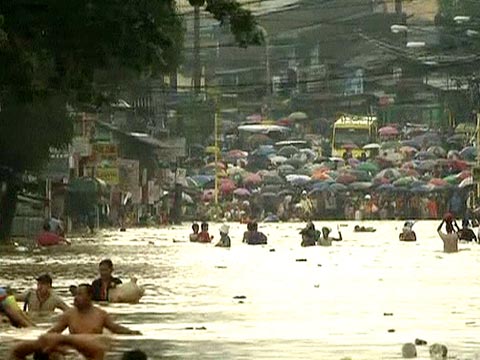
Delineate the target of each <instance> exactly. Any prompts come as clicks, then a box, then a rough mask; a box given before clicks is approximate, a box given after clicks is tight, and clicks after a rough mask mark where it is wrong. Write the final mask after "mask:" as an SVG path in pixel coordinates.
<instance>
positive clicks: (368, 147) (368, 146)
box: [363, 143, 380, 150]
mask: <svg viewBox="0 0 480 360" xmlns="http://www.w3.org/2000/svg"><path fill="white" fill-rule="evenodd" d="M372 149H380V144H375V143H372V144H367V145H365V146H364V147H363V150H372Z"/></svg>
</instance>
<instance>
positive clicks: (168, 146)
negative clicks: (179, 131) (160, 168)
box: [156, 138, 187, 161]
mask: <svg viewBox="0 0 480 360" xmlns="http://www.w3.org/2000/svg"><path fill="white" fill-rule="evenodd" d="M156 153H157V156H158V157H159V158H160V159H163V160H169V161H175V160H176V159H177V158H178V157H184V156H186V155H187V147H186V140H185V138H171V139H165V140H162V147H161V148H158V149H156Z"/></svg>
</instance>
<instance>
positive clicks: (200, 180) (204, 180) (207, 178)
mask: <svg viewBox="0 0 480 360" xmlns="http://www.w3.org/2000/svg"><path fill="white" fill-rule="evenodd" d="M190 178H191V179H192V180H193V181H195V182H196V183H197V184H198V185H199V186H200V187H203V186H205V185H206V184H208V183H209V182H211V181H214V180H215V176H212V175H194V176H190Z"/></svg>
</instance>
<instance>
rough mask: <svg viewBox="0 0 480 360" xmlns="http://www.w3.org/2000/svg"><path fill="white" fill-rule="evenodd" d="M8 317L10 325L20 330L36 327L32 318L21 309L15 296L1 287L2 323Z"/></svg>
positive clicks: (0, 318)
mask: <svg viewBox="0 0 480 360" xmlns="http://www.w3.org/2000/svg"><path fill="white" fill-rule="evenodd" d="M4 316H5V317H6V318H7V319H8V321H9V322H10V324H12V325H13V326H15V327H18V328H24V327H30V326H35V324H34V323H33V322H32V320H30V318H29V317H28V316H27V315H26V314H25V313H24V312H23V311H22V309H20V307H19V306H18V304H17V301H16V300H15V297H14V296H13V295H10V294H9V293H8V292H7V290H6V289H5V288H4V287H0V322H2V321H1V320H2V318H3V317H4Z"/></svg>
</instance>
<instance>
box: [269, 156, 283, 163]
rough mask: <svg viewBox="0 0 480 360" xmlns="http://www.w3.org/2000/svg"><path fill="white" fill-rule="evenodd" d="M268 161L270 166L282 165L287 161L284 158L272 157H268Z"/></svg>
mask: <svg viewBox="0 0 480 360" xmlns="http://www.w3.org/2000/svg"><path fill="white" fill-rule="evenodd" d="M269 160H270V162H271V163H272V164H275V165H278V164H283V163H284V162H285V161H287V158H286V157H285V156H278V155H274V156H272V157H269Z"/></svg>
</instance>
